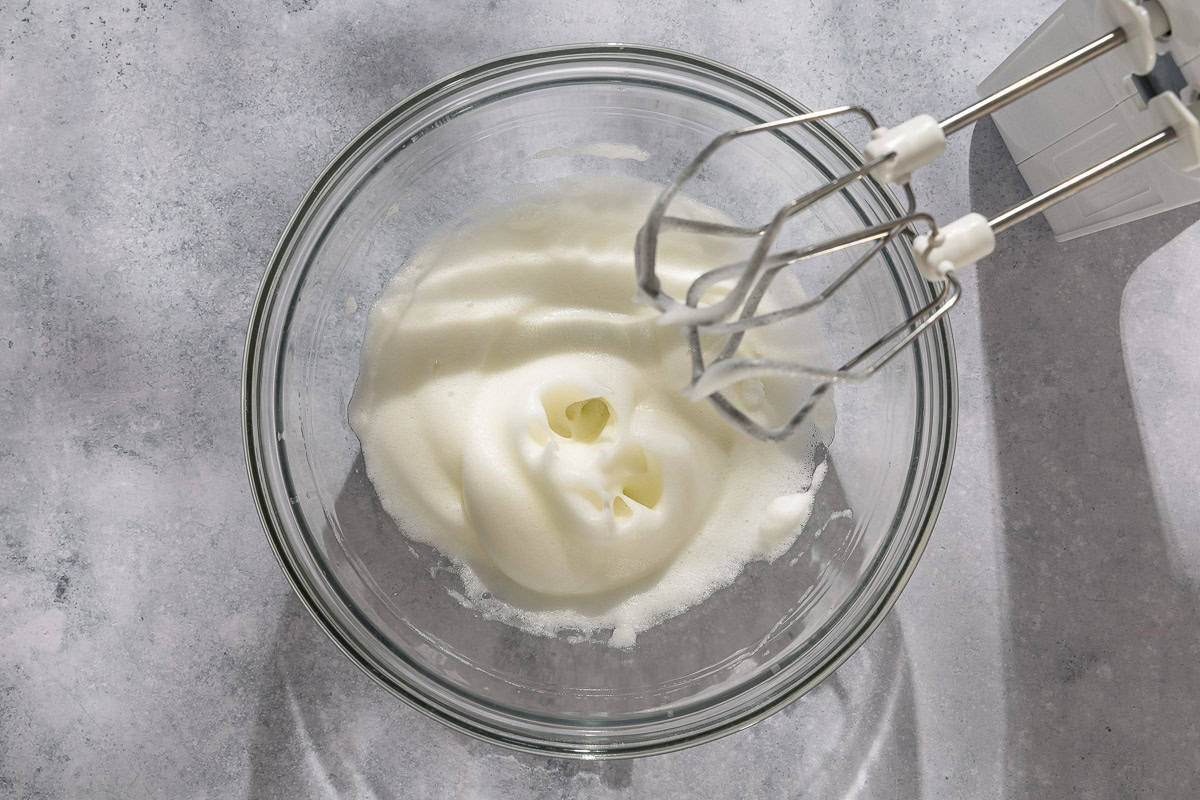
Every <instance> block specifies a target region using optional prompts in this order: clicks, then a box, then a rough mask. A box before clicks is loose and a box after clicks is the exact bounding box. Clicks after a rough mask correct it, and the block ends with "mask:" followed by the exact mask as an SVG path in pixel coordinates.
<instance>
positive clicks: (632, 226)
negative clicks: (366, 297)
mask: <svg viewBox="0 0 1200 800" xmlns="http://www.w3.org/2000/svg"><path fill="white" fill-rule="evenodd" d="M656 193H657V188H656V187H653V186H651V185H649V184H644V183H641V182H633V181H629V180H608V179H606V180H595V179H593V180H588V181H573V182H568V183H563V184H557V185H555V186H553V187H552V188H550V189H548V190H547V191H546V192H544V193H543V194H540V195H538V196H537V197H534V198H532V199H529V200H526V201H523V202H519V203H514V204H513V205H511V206H508V207H505V208H502V209H499V210H495V211H493V212H491V213H489V214H487V215H484V216H482V217H479V218H477V219H476V220H474V221H472V222H470V223H468V224H466V225H464V226H460V227H459V228H457V229H455V230H454V231H453V232H451V233H447V234H446V235H445V236H442V237H439V238H438V239H437V240H436V241H434V242H432V243H430V244H429V245H428V246H427V247H426V248H425V249H424V250H423V251H422V252H421V253H420V254H419V255H418V256H417V257H416V258H415V259H414V261H413V262H412V263H411V264H409V265H408V266H407V268H406V269H404V270H402V271H401V273H400V274H399V275H398V276H397V278H396V279H395V280H394V281H393V283H392V284H391V285H390V286H389V288H388V290H387V291H386V293H385V294H384V296H383V297H382V298H381V299H380V300H379V302H378V303H376V305H375V307H374V308H372V309H371V312H370V317H369V322H368V330H367V338H366V343H365V345H364V351H363V359H362V367H361V374H360V377H359V382H358V385H357V387H356V389H355V394H354V399H353V401H352V402H351V408H350V421H351V424H352V426H353V427H354V430H355V431H356V432H357V433H358V435H359V439H360V440H361V442H362V447H363V454H364V458H365V461H366V465H367V471H368V474H369V475H370V477H371V480H372V482H373V483H374V485H375V488H376V491H377V493H378V494H379V497H380V500H381V502H382V504H383V506H384V508H385V509H387V511H388V512H389V513H390V514H392V515H393V516H394V517H395V518H396V520H397V521H398V523H399V524H400V526H401V527H402V528H403V529H404V530H405V531H406V532H407V533H408V535H409V536H411V537H412V538H413V539H416V540H419V541H422V542H426V543H428V544H430V545H433V546H434V547H436V548H437V549H438V550H440V551H441V552H442V553H444V554H445V555H446V556H448V557H449V558H450V559H451V560H452V561H453V562H454V563H455V564H456V565H457V566H458V572H459V574H460V575H461V578H462V582H463V591H462V593H461V594H456V595H455V598H456V599H457V600H458V601H459V602H461V603H463V604H465V605H468V606H471V607H473V608H476V609H478V610H479V612H480V613H481V614H484V615H485V616H487V617H489V618H493V619H497V620H501V621H503V622H505V623H508V624H511V625H514V626H517V627H520V628H522V629H524V630H526V631H530V632H533V633H537V634H542V635H548V636H552V635H559V634H565V635H566V636H567V637H568V638H569V639H571V640H581V639H583V638H597V637H603V636H605V635H606V634H607V635H608V636H607V641H608V643H609V644H611V645H613V646H617V647H627V646H631V645H633V644H634V642H635V640H636V636H637V634H638V633H640V632H641V631H644V630H646V629H647V628H649V627H651V626H652V625H654V624H657V623H658V622H660V621H662V620H664V619H667V618H669V617H671V616H674V615H676V614H679V613H681V612H682V611H684V610H686V609H687V608H689V607H691V606H693V605H695V604H696V603H698V602H700V601H702V600H703V599H704V598H706V597H708V596H709V595H710V594H711V593H712V592H714V591H716V590H717V589H719V588H721V587H723V586H726V585H728V584H729V583H731V582H732V581H733V580H734V579H735V578H736V577H737V575H738V574H739V573H740V572H741V570H742V568H743V567H744V566H745V565H746V563H748V562H749V561H752V560H755V559H767V560H772V559H774V558H777V557H778V556H779V555H781V554H782V553H784V552H786V551H787V549H788V547H789V546H790V545H791V543H792V542H793V541H795V538H796V536H797V535H798V533H799V531H800V530H801V528H802V527H803V525H804V523H805V522H806V521H807V519H808V516H809V515H810V514H811V511H812V505H813V496H814V495H815V493H816V491H817V490H818V488H819V486H820V483H821V480H822V478H823V477H824V473H825V470H824V465H823V464H822V465H820V466H819V467H818V468H816V470H815V471H814V465H813V464H812V462H811V458H810V454H811V452H812V447H813V444H814V440H815V436H816V434H815V433H814V432H813V431H808V432H807V433H808V435H805V434H804V433H802V434H801V435H799V436H797V437H795V438H794V439H793V440H791V441H790V442H789V443H788V444H786V445H782V446H781V445H776V444H767V443H763V442H759V441H756V440H753V439H751V438H750V437H748V436H746V435H745V434H742V433H740V432H738V431H735V430H734V429H733V428H731V427H730V426H729V425H728V424H727V423H726V422H725V421H724V420H723V419H722V418H721V417H720V416H719V415H718V413H717V412H716V411H715V410H714V409H713V408H712V407H711V406H710V405H709V404H708V403H706V402H700V403H691V402H688V401H687V400H685V399H684V398H683V397H682V396H681V395H680V391H679V390H680V389H681V388H682V387H683V386H684V385H686V383H687V381H688V377H689V375H690V362H689V359H688V355H687V351H686V347H685V345H684V342H683V340H682V338H681V337H680V336H679V334H678V332H677V331H676V330H674V329H671V328H666V327H663V326H661V325H657V324H656V316H657V312H655V311H653V310H651V309H648V308H646V307H644V306H639V305H635V304H634V303H633V301H632V300H631V299H630V298H631V295H632V294H633V291H632V289H633V285H632V284H633V275H634V270H633V263H632V258H633V256H632V243H633V240H634V236H635V234H636V232H637V230H638V228H639V227H640V226H641V224H642V222H643V220H644V216H645V213H646V210H647V209H648V208H649V206H650V204H651V202H652V201H653V199H654V197H655V194H656ZM676 203H678V204H679V205H678V206H676V207H674V208H673V213H687V214H689V215H692V216H695V217H702V218H709V219H714V218H719V217H718V215H716V213H715V212H713V211H712V210H711V209H707V208H704V207H701V206H699V205H698V204H695V203H693V202H689V201H687V200H686V199H683V200H677V201H676ZM701 238H702V237H690V238H685V237H681V236H666V237H664V238H663V241H662V242H661V244H660V251H659V264H658V270H659V274H660V277H661V278H662V280H663V283H664V285H665V287H666V288H667V289H668V291H670V292H671V293H672V294H673V295H675V296H681V295H682V293H683V290H684V289H685V288H686V285H687V284H688V283H689V282H690V280H691V278H692V276H694V275H695V274H697V273H698V272H699V271H702V270H704V269H709V268H712V267H715V266H719V265H721V264H724V263H728V262H730V261H734V260H737V259H739V258H741V257H744V249H743V248H744V244H743V243H738V242H735V241H732V240H730V241H722V240H715V239H713V238H712V237H707V238H703V240H702V241H698V240H699V239H701ZM768 395H769V393H768ZM596 398H599V399H600V400H602V401H603V403H601V404H600V405H596V402H599V401H597V400H596ZM771 399H772V398H770V397H769V396H768V397H767V398H766V400H768V401H770V400H771ZM593 401H594V402H593ZM589 403H590V404H589ZM797 487H808V488H806V489H804V490H803V491H800V492H797ZM397 546H401V543H397Z"/></svg>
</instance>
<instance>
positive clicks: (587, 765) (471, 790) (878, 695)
mask: <svg viewBox="0 0 1200 800" xmlns="http://www.w3.org/2000/svg"><path fill="white" fill-rule="evenodd" d="M826 480H827V481H829V480H830V479H829V478H827V479H826ZM834 482H835V483H836V481H834ZM337 506H338V513H339V517H341V518H343V519H345V518H346V515H347V514H352V513H358V514H364V515H368V516H369V517H370V520H371V521H370V522H364V523H363V524H367V525H375V524H378V521H379V520H381V519H383V520H388V521H389V522H390V520H389V519H388V518H387V515H386V514H385V513H384V512H383V511H382V509H380V508H378V500H377V499H376V497H375V493H374V491H373V489H372V488H371V486H370V484H369V482H368V481H367V480H366V477H365V470H364V469H362V466H361V462H359V463H358V464H356V466H355V468H354V469H352V470H351V472H350V475H349V476H348V477H347V480H346V484H345V486H344V487H343V490H342V492H341V495H340V496H339V500H338V503H337ZM394 535H395V538H396V542H397V547H398V548H400V549H401V550H402V549H403V548H404V542H406V541H407V540H406V539H405V538H404V537H403V534H401V533H400V532H399V531H398V530H396V531H394ZM414 563H416V562H414ZM423 569H424V568H423V567H421V568H419V569H418V571H417V572H414V574H413V575H412V582H413V583H414V584H415V585H416V586H417V588H418V590H420V587H426V590H428V589H433V591H434V592H435V593H437V594H438V595H439V597H437V598H426V599H425V600H424V601H422V600H420V599H416V598H414V600H413V601H412V602H419V603H422V604H423V602H428V603H430V604H431V605H432V606H433V607H436V605H437V603H439V602H440V601H441V599H445V600H446V602H453V601H451V600H450V599H449V598H448V597H447V598H440V595H441V594H443V593H444V591H443V590H441V589H440V588H439V587H437V586H435V585H434V584H433V583H432V582H430V581H429V580H428V575H427V574H424V575H423V574H422V573H421V570H423ZM422 578H423V579H422ZM751 580H753V579H751ZM731 590H733V591H736V590H737V589H736V584H735V586H734V587H728V588H727V589H725V590H723V591H731ZM414 613H420V612H419V611H414ZM639 646H640V644H639ZM271 652H272V655H271V657H270V659H269V660H268V662H267V670H266V673H265V674H264V677H263V682H262V685H261V686H260V688H259V690H258V691H259V696H258V698H257V703H258V710H257V715H256V724H255V730H254V738H253V740H252V742H251V744H250V753H249V755H250V770H251V775H250V791H249V794H248V797H250V798H254V800H260V799H266V798H294V797H358V798H407V797H462V798H474V797H479V798H494V797H497V798H499V797H512V798H517V797H522V798H524V797H535V798H574V797H581V796H586V797H595V796H601V797H607V796H614V797H615V796H626V795H628V794H630V793H635V794H637V795H639V796H640V795H644V796H660V797H667V796H673V795H674V794H675V793H677V792H679V791H680V790H681V789H682V788H684V787H686V788H687V791H688V795H689V796H690V797H694V798H708V797H712V798H718V797H726V796H728V792H729V790H730V788H731V787H735V786H736V787H740V788H741V789H742V790H744V791H745V792H746V793H747V794H748V795H749V796H770V797H847V796H856V797H896V796H903V797H907V798H918V797H920V795H921V781H920V777H921V776H920V769H919V765H920V759H919V753H918V749H917V740H918V737H917V720H916V712H915V703H914V695H913V684H912V676H911V666H910V661H909V657H908V654H907V651H906V649H905V644H904V640H903V635H902V629H901V625H900V623H899V621H898V619H897V618H896V615H895V614H890V615H889V616H888V617H887V618H886V619H885V620H884V622H883V623H882V624H881V625H880V627H879V628H878V629H877V630H876V632H875V633H874V634H873V635H872V636H871V638H870V639H869V641H868V642H867V643H866V644H865V645H864V646H863V647H862V648H861V649H860V650H859V651H858V652H857V653H856V654H855V655H854V656H853V657H851V659H850V660H849V661H848V662H847V663H846V664H844V665H843V666H842V667H841V668H840V669H839V670H838V671H837V672H836V673H835V674H834V675H832V676H831V677H830V678H828V679H826V680H825V681H824V682H823V683H822V684H821V685H820V686H818V687H817V688H816V689H814V690H813V691H811V692H810V693H809V694H808V695H806V696H805V697H803V698H802V699H800V700H799V701H797V702H795V703H793V704H792V705H790V706H788V707H787V708H786V709H784V710H783V711H781V712H780V713H778V714H776V715H774V716H773V717H771V718H769V719H768V720H766V721H764V722H762V723H759V724H758V725H756V726H754V727H752V728H751V729H750V730H747V731H742V732H740V733H736V734H734V735H732V736H728V737H725V738H724V739H721V740H719V741H717V742H713V743H709V744H706V745H702V746H699V747H694V748H691V749H689V750H685V751H682V752H680V753H674V754H670V755H665V756H656V757H651V758H644V759H636V760H621V761H578V760H571V759H555V758H546V757H540V756H533V755H526V754H520V753H515V752H511V751H508V750H505V749H502V748H500V747H498V746H494V745H490V744H486V743H483V742H479V741H476V740H474V739H472V738H469V737H467V736H465V735H463V734H459V733H457V732H455V731H452V730H451V729H449V728H447V727H445V726H443V725H441V724H439V723H436V722H434V721H432V720H430V719H427V718H426V717H424V716H423V715H421V714H420V713H418V712H417V711H415V710H413V709H411V708H409V707H408V706H406V705H404V704H403V703H402V702H401V701H400V700H398V699H396V698H395V697H393V696H392V695H391V694H389V693H388V692H387V691H386V690H385V689H383V688H382V687H380V686H378V685H376V684H375V683H374V682H373V681H372V680H371V679H370V678H368V677H367V676H366V675H364V674H363V673H362V672H360V671H359V670H358V669H357V668H356V667H355V666H354V665H353V664H352V663H351V661H350V660H349V659H348V658H346V657H345V656H343V655H342V654H341V653H340V652H339V651H338V649H337V647H336V646H335V645H334V644H333V642H331V641H330V640H329V639H328V637H326V636H325V634H324V633H322V631H321V630H320V628H319V627H318V626H317V625H316V624H315V623H314V622H313V620H312V619H311V617H310V616H309V614H308V612H307V611H306V610H305V608H304V607H303V605H302V604H301V602H300V600H299V599H298V598H297V597H296V596H294V595H293V596H291V597H290V598H289V599H288V601H287V604H286V606H285V609H284V612H283V614H282V616H281V618H280V620H279V623H278V625H277V627H276V633H275V640H274V644H273V646H272V648H271Z"/></svg>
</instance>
